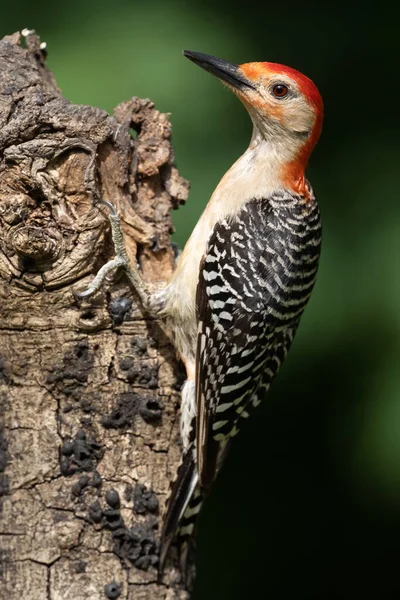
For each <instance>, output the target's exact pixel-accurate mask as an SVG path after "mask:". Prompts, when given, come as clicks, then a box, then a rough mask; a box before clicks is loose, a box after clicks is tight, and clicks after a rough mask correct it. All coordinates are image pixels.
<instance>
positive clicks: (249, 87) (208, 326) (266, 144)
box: [84, 51, 323, 569]
mask: <svg viewBox="0 0 400 600" xmlns="http://www.w3.org/2000/svg"><path fill="white" fill-rule="evenodd" d="M184 55H185V56H186V57H187V58H189V59H190V60H192V61H193V62H194V63H196V64H198V65H199V66H201V67H203V68H204V69H205V70H207V71H209V72H210V73H212V74H213V75H215V76H217V77H218V78H219V79H220V80H221V81H222V82H224V83H225V84H226V85H227V86H228V87H229V88H230V89H231V90H232V91H233V92H234V93H235V94H236V95H237V96H238V97H239V98H240V100H241V101H242V102H243V104H244V105H245V107H246V108H247V110H248V112H249V114H250V117H251V119H252V121H253V126H254V130H253V136H252V138H251V141H250V145H249V147H248V149H247V150H246V152H245V153H244V154H243V155H242V156H241V157H240V158H239V159H238V161H237V162H236V163H235V164H234V165H233V167H231V169H230V170H229V171H228V172H227V173H226V174H225V175H224V177H223V178H222V180H221V181H220V183H219V184H218V186H217V188H216V190H215V192H214V193H213V195H212V197H211V199H210V201H209V203H208V204H207V207H206V209H205V211H204V213H203V214H202V216H201V217H200V219H199V221H198V223H197V225H196V227H195V229H194V231H193V233H192V235H191V237H190V239H189V241H188V242H187V244H186V246H185V248H184V250H183V253H182V255H181V256H180V259H179V263H178V266H177V268H176V270H175V272H174V274H173V275H172V278H171V280H170V281H169V282H168V284H167V285H166V287H164V288H163V289H161V290H158V291H156V292H152V293H149V291H148V290H147V289H146V286H145V284H144V283H143V281H142V280H141V278H140V276H139V274H138V272H137V270H136V268H135V267H133V266H132V265H129V264H128V263H127V257H126V254H125V252H124V245H123V239H122V234H121V232H120V230H119V227H118V216H117V215H116V214H112V215H111V216H110V220H111V224H112V228H113V236H114V242H115V245H116V250H117V257H116V258H115V259H114V262H113V264H111V263H110V268H109V269H111V268H115V267H116V266H119V265H121V264H123V265H124V266H125V267H126V270H127V273H128V276H129V278H130V280H131V282H132V283H133V285H134V286H135V288H136V290H137V292H138V294H139V296H140V298H141V300H142V302H143V303H144V305H145V306H146V307H147V309H148V310H149V311H151V312H153V313H156V314H157V315H158V316H159V317H161V318H164V319H165V320H166V321H168V323H169V325H170V329H171V331H172V335H173V340H174V343H175V345H176V347H177V349H178V351H179V354H180V356H181V358H182V361H183V362H184V364H185V367H186V372H187V381H186V383H185V384H184V387H183V389H182V405H181V435H182V441H183V459H182V463H181V465H180V467H179V470H178V475H177V479H176V481H175V484H174V486H173V488H172V493H171V496H170V499H169V502H168V506H167V511H166V514H165V517H164V524H163V532H162V539H161V552H160V566H161V569H162V567H163V564H164V561H165V558H166V553H167V550H168V547H169V545H170V543H171V540H172V539H173V537H174V536H175V535H176V534H177V533H178V534H179V535H180V537H181V539H184V538H185V536H189V535H191V534H192V532H193V526H194V521H195V518H196V516H197V514H198V512H199V509H200V506H201V501H202V497H203V495H204V493H205V492H207V491H208V490H209V489H210V486H211V485H212V483H213V481H214V479H215V477H216V475H217V473H218V471H219V469H220V467H221V464H222V462H223V458H224V456H225V455H226V451H227V448H228V446H229V442H230V440H231V439H232V438H233V437H234V436H235V435H236V434H237V433H238V431H239V429H240V423H241V422H242V421H243V419H245V418H247V417H248V416H249V414H250V412H251V411H252V409H253V407H255V406H257V405H258V404H259V402H260V401H261V399H262V397H263V396H264V394H265V393H266V391H267V390H268V388H269V386H270V384H271V381H272V379H273V378H274V376H275V375H276V373H277V371H278V369H279V367H280V365H281V364H282V362H283V360H284V358H285V356H286V354H287V352H288V349H289V347H290V344H291V342H292V340H293V338H294V335H295V332H296V329H297V326H298V324H299V321H300V317H301V315H302V313H303V311H304V308H305V306H306V304H307V302H308V299H309V298H310V295H311V291H312V288H313V285H314V282H315V277H316V273H317V268H318V260H319V254H320V243H321V224H320V215H319V210H318V205H317V203H316V200H315V197H314V194H313V191H312V189H311V186H310V184H309V183H308V181H307V180H306V179H305V174H304V171H305V167H306V164H307V161H308V158H309V156H310V154H311V151H312V149H313V147H314V145H315V144H316V142H317V140H318V137H319V135H320V132H321V126H322V116H323V104H322V99H321V96H320V94H319V92H318V90H317V88H316V87H315V85H314V84H313V82H312V81H311V80H310V79H308V78H307V77H305V76H304V75H302V74H301V73H299V72H298V71H295V70H294V69H291V68H289V67H284V66H282V65H278V64H274V63H267V62H260V63H247V64H243V65H239V66H238V65H234V64H232V63H229V62H226V61H224V60H221V59H218V58H215V57H213V56H209V55H206V54H201V53H198V52H187V51H185V52H184ZM109 269H108V267H104V268H103V273H102V274H101V275H100V276H98V277H97V278H96V280H95V282H94V284H93V286H92V287H91V289H90V290H88V291H87V292H85V293H84V295H88V294H90V293H92V292H93V291H94V289H97V287H98V286H99V284H100V281H101V279H102V278H103V276H104V274H105V272H106V271H107V270H109Z"/></svg>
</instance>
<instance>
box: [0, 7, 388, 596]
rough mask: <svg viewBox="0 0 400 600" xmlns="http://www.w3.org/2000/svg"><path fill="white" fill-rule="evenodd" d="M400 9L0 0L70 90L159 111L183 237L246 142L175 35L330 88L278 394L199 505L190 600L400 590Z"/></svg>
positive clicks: (75, 98)
mask: <svg viewBox="0 0 400 600" xmlns="http://www.w3.org/2000/svg"><path fill="white" fill-rule="evenodd" d="M398 23H399V9H398V8H396V7H395V4H394V3H393V6H391V5H389V4H386V5H385V4H383V3H382V2H380V3H376V4H375V5H370V6H368V4H366V3H365V2H363V3H360V4H356V3H352V4H348V3H344V2H342V3H340V2H336V3H335V4H334V6H333V7H332V8H330V7H329V4H328V3H327V2H324V3H308V4H305V3H302V2H299V1H296V2H294V1H293V0H286V1H285V2H283V1H282V0H281V1H279V0H275V2H272V0H270V1H269V2H264V3H262V4H261V3H260V4H258V3H255V2H254V1H252V0H248V1H247V2H243V1H242V2H239V1H238V0H231V1H230V2H228V1H225V0H220V1H219V2H216V1H212V0H207V1H205V2H183V1H179V0H158V1H157V0H154V1H152V0H141V1H139V0H131V1H128V0H113V1H111V0H97V1H95V0H86V1H82V0H69V1H68V2H57V1H55V0H53V1H51V2H50V1H43V2H40V3H38V2H32V1H31V0H26V1H25V2H23V1H22V2H15V3H11V2H10V3H2V8H1V31H0V33H1V34H2V35H3V34H8V33H12V32H13V31H15V30H18V29H22V28H23V27H29V28H35V29H36V30H37V31H38V32H39V34H40V35H41V37H42V40H44V41H46V42H47V43H48V50H49V58H48V64H49V66H50V68H51V69H52V70H53V71H54V73H55V75H56V77H57V80H58V83H59V85H60V86H61V88H62V89H63V92H64V94H65V96H66V97H67V98H69V99H70V100H71V101H72V102H75V103H85V104H92V105H97V106H100V107H102V108H105V109H107V110H109V111H111V110H112V108H113V107H114V106H115V105H117V104H118V103H119V102H120V101H122V100H124V99H128V98H129V97H130V96H132V95H138V96H142V97H150V98H151V99H152V100H153V101H155V102H156V105H157V107H158V108H159V109H160V110H162V111H167V112H171V113H172V116H171V119H172V124H173V132H174V146H175V150H176V159H177V164H178V166H179V168H180V171H181V173H182V174H183V175H184V176H185V177H187V178H188V179H190V181H191V183H192V191H191V195H190V198H189V202H188V204H187V205H186V207H183V208H182V209H181V210H179V212H177V213H175V214H174V222H175V225H176V230H177V232H176V235H175V238H176V241H178V242H179V243H180V244H183V243H184V242H185V240H186V239H187V237H188V235H189V234H190V231H191V229H192V228H193V225H194V223H195V222H196V220H197V218H198V216H199V215H200V213H201V211H202V210H203V208H204V206H205V204H206V202H207V200H208V198H209V196H210V194H211V192H212V190H213V189H214V187H215V185H216V184H217V182H218V180H219V178H220V177H221V176H222V174H223V173H224V172H225V171H226V170H227V168H228V167H229V166H230V165H231V164H232V163H233V162H234V160H235V159H236V158H237V157H238V156H239V155H240V154H241V153H242V152H243V151H244V150H245V148H246V146H247V143H248V140H249V137H250V133H251V127H250V121H249V118H248V117H247V115H246V112H245V110H244V109H243V107H242V106H241V105H240V103H239V102H238V101H237V99H235V98H234V96H233V95H231V94H229V93H228V92H227V91H226V90H225V89H223V87H222V86H221V85H220V84H219V83H218V82H217V81H216V80H215V79H214V78H212V77H211V76H210V75H208V74H207V73H205V72H203V71H201V70H200V69H198V68H197V67H196V66H195V65H193V64H191V63H190V62H189V61H187V60H185V59H184V58H183V57H182V56H181V50H182V49H183V48H187V49H190V50H197V51H202V52H206V53H209V54H215V55H217V56H220V57H222V58H226V59H228V60H231V61H232V62H238V63H242V62H247V61H251V60H267V61H273V62H280V63H284V64H289V65H290V66H293V67H295V68H298V69H299V70H301V71H303V72H304V73H305V74H307V75H308V76H310V77H311V78H312V79H313V80H314V81H315V82H316V83H317V85H318V87H319V88H320V90H321V93H322V95H323V97H324V100H325V106H326V119H325V125H324V130H323V135H322V138H321V140H320V142H319V144H318V146H317V148H316V150H315V152H314V154H313V156H312V159H311V163H310V166H309V170H308V176H309V178H310V180H311V182H312V184H313V186H314V189H315V191H316V194H317V196H318V198H319V200H320V204H321V209H322V214H323V222H324V240H323V255H322V262H321V267H320V273H319V277H318V281H317V284H316V288H315V292H314V294H313V297H312V299H311V302H310V305H309V308H308V309H307V312H306V315H305V317H304V319H303V322H302V326H301V328H300V331H299V334H298V336H297V338H296V341H295V343H294V346H293V348H292V351H291V353H290V355H289V357H288V359H287V362H286V364H285V365H284V367H283V368H282V371H281V373H280V376H279V377H278V380H277V382H276V384H275V385H274V386H273V390H272V391H271V393H270V394H269V396H268V399H267V400H265V402H264V403H263V405H262V406H261V407H260V408H259V409H258V412H256V413H255V414H254V416H253V418H252V419H250V420H249V422H248V423H247V425H246V427H245V428H244V430H243V432H242V433H241V435H240V436H239V437H238V438H237V442H236V445H235V446H234V448H233V451H232V453H231V455H230V457H229V459H228V461H227V463H226V468H225V469H224V471H223V473H222V474H221V477H220V479H219V481H218V482H217V483H216V485H215V490H214V492H213V494H212V495H211V497H210V498H209V501H208V502H207V506H206V508H205V510H204V513H203V514H202V517H201V522H200V531H199V536H198V551H199V554H198V580H197V587H196V593H195V594H194V600H217V599H218V600H220V599H221V600H236V599H239V598H260V599H264V598H265V599H271V600H281V599H282V600H284V599H289V598H290V599H295V600H303V599H304V600H311V599H317V598H321V599H325V598H326V599H329V600H333V599H339V598H340V599H351V600H355V599H358V598H360V599H361V598H362V599H364V598H373V599H376V600H380V599H386V598H399V597H400V555H399V548H400V435H399V433H400V376H399V366H400V360H399V359H400V352H399V347H400V346H399V341H400V339H399V338H400V336H399V331H400V316H399V315H400V310H399V297H400V283H399V281H400V279H399V262H400V261H399V250H400V248H399V241H398V240H399V234H400V220H399V211H398V203H399V182H398V179H399V178H398V173H399V152H398V145H399V126H398V121H399V115H398V111H399V95H398V89H397V86H396V83H395V82H396V79H397V78H398V60H399V58H400V48H399V44H398V37H399V33H398Z"/></svg>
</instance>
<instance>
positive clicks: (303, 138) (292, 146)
mask: <svg viewBox="0 0 400 600" xmlns="http://www.w3.org/2000/svg"><path fill="white" fill-rule="evenodd" d="M183 54H184V56H186V57H187V58H189V59H190V60H191V61H193V62H194V63H196V64H197V65H199V66H200V67H202V68H203V69H205V70H206V71H208V72H209V73H212V74H213V75H215V76H216V77H218V79H220V80H221V81H222V82H223V83H224V84H226V85H227V86H228V87H229V88H230V89H231V90H232V91H233V92H234V93H235V94H236V95H237V96H238V97H239V98H240V100H241V101H242V103H243V104H244V105H245V107H246V108H247V110H248V112H249V114H250V117H251V119H252V121H253V125H254V133H253V138H252V142H251V144H250V147H252V146H253V147H254V146H257V145H258V144H260V143H261V142H263V141H266V142H268V144H269V147H270V148H271V151H272V152H273V153H274V154H275V155H276V156H277V158H278V159H279V161H280V162H281V164H282V165H285V166H286V171H287V173H286V176H287V177H288V178H290V179H291V180H292V181H298V182H304V169H305V167H306V164H307V162H308V158H309V156H310V154H311V152H312V149H313V148H314V146H315V144H316V142H317V140H318V138H319V136H320V133H321V128H322V118H323V102H322V98H321V95H320V93H319V91H318V89H317V87H316V86H315V84H314V83H313V82H312V81H311V79H309V78H308V77H306V76H305V75H302V73H300V72H299V71H296V70H295V69H292V68H291V67H285V66H284V65H279V64H276V63H270V62H250V63H245V64H242V65H235V64H233V63H230V62H227V61H225V60H222V59H220V58H216V57H215V56H209V55H208V54H202V53H201V52H191V51H187V50H185V51H184V52H183Z"/></svg>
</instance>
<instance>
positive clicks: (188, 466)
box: [158, 444, 201, 576]
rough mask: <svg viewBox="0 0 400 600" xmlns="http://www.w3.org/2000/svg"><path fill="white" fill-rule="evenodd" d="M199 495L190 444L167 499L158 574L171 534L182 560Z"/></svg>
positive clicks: (195, 515) (192, 525)
mask: <svg viewBox="0 0 400 600" xmlns="http://www.w3.org/2000/svg"><path fill="white" fill-rule="evenodd" d="M199 496H201V494H200V491H199V489H198V475H197V468H196V458H195V448H194V444H192V445H191V446H190V447H189V448H188V450H187V451H186V452H185V454H184V455H183V457H182V462H181V464H180V465H179V467H178V471H177V476H176V479H175V481H174V482H173V483H172V490H171V495H170V497H169V499H168V501H167V510H166V513H165V515H164V520H163V529H162V533H161V543H160V561H159V567H158V572H159V576H161V575H162V573H163V570H164V566H165V561H166V558H167V555H168V550H169V547H170V545H171V543H172V541H173V539H174V538H175V537H177V541H178V545H179V547H180V555H181V563H182V549H181V546H182V545H184V544H186V545H187V542H188V540H189V538H190V537H191V535H192V532H193V530H194V525H195V521H196V517H197V514H198V513H199V511H200V505H201V500H200V501H199ZM183 550H184V552H183V554H185V555H187V550H186V548H183ZM185 560H186V559H185ZM181 570H182V572H184V570H185V569H182V568H181Z"/></svg>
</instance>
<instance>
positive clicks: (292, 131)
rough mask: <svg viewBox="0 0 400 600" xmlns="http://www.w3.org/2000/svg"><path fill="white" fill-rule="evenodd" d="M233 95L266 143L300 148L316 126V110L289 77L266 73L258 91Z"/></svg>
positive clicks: (258, 86) (237, 92)
mask: <svg viewBox="0 0 400 600" xmlns="http://www.w3.org/2000/svg"><path fill="white" fill-rule="evenodd" d="M234 91H235V93H236V94H237V95H238V96H239V98H240V99H241V101H242V102H243V104H244V105H245V106H246V108H247V110H248V111H249V113H250V116H251V118H252V120H253V123H254V125H255V127H256V128H257V129H258V130H259V132H260V134H261V135H262V136H263V137H265V139H268V140H276V141H278V138H280V139H281V142H282V141H283V140H284V139H286V140H287V141H290V142H291V143H292V144H294V145H295V146H296V147H298V146H299V145H302V144H304V143H305V142H306V140H307V139H308V137H309V136H310V135H311V132H312V130H313V128H314V126H315V123H316V113H315V110H314V107H313V106H312V105H311V104H310V102H309V101H308V100H307V99H306V98H305V97H304V95H303V94H302V92H301V91H300V90H299V88H298V85H297V83H296V82H295V81H294V80H293V79H291V78H290V77H289V76H287V75H285V74H268V73H266V74H265V75H261V76H260V77H259V78H258V80H257V82H256V89H251V88H248V89H246V90H234Z"/></svg>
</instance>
